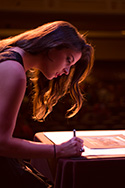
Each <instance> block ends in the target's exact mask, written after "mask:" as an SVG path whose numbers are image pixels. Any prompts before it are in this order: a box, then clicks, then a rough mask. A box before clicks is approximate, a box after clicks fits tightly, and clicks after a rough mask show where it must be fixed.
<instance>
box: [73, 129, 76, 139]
mask: <svg viewBox="0 0 125 188" xmlns="http://www.w3.org/2000/svg"><path fill="white" fill-rule="evenodd" d="M73 137H76V130H75V129H73Z"/></svg>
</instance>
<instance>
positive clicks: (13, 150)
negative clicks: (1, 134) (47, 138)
mask: <svg viewBox="0 0 125 188" xmlns="http://www.w3.org/2000/svg"><path fill="white" fill-rule="evenodd" d="M0 155H2V156H6V157H13V158H25V159H26V158H27V159H28V158H29V159H30V158H42V157H45V158H50V157H54V146H53V145H46V144H43V143H41V142H34V141H28V140H24V139H19V138H10V139H8V140H6V141H1V142H0Z"/></svg>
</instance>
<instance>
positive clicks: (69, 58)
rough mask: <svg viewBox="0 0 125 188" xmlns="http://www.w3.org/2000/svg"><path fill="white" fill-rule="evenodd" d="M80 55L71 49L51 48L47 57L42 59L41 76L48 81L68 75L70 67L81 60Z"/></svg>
mask: <svg viewBox="0 0 125 188" xmlns="http://www.w3.org/2000/svg"><path fill="white" fill-rule="evenodd" d="M81 56H82V53H81V52H77V51H74V50H72V49H67V48H64V49H61V50H58V49H56V48H53V49H51V50H50V51H49V53H48V57H46V58H45V59H44V61H45V62H44V63H43V64H44V67H43V71H42V72H43V74H44V76H45V77H46V78H47V79H48V80H51V79H53V78H57V77H58V76H61V75H62V74H66V75H68V74H69V72H70V68H71V66H73V65H75V63H76V62H77V61H78V60H79V59H80V58H81Z"/></svg>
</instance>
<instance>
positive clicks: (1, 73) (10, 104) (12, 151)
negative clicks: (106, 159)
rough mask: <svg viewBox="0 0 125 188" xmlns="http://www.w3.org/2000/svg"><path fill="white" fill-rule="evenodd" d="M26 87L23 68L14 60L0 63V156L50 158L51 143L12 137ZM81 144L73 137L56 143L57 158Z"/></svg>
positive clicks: (52, 148) (75, 149)
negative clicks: (58, 143) (64, 141)
mask: <svg viewBox="0 0 125 188" xmlns="http://www.w3.org/2000/svg"><path fill="white" fill-rule="evenodd" d="M25 88H26V76H25V72H24V70H23V67H22V66H21V65H20V64H19V63H17V62H14V61H6V62H3V63H1V64H0V155H2V156H7V157H14V158H38V157H39V158H40V157H54V147H53V145H46V144H42V143H38V142H33V141H28V140H24V139H18V138H14V137H13V131H14V128H15V124H16V119H17V115H18V112H19V108H20V105H21V103H22V100H23V97H24V94H25ZM82 145H83V143H82V141H81V140H80V139H79V138H73V139H71V140H70V141H68V142H66V143H62V144H60V145H57V146H56V151H57V157H69V156H76V155H80V152H79V149H80V148H81V146H82Z"/></svg>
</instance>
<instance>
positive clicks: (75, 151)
mask: <svg viewBox="0 0 125 188" xmlns="http://www.w3.org/2000/svg"><path fill="white" fill-rule="evenodd" d="M82 148H83V140H82V139H80V138H78V137H73V138H72V139H70V140H69V141H67V142H64V143H62V144H60V145H56V157H57V158H60V157H77V156H81V153H82V152H83V151H84V150H81V149H82Z"/></svg>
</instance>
